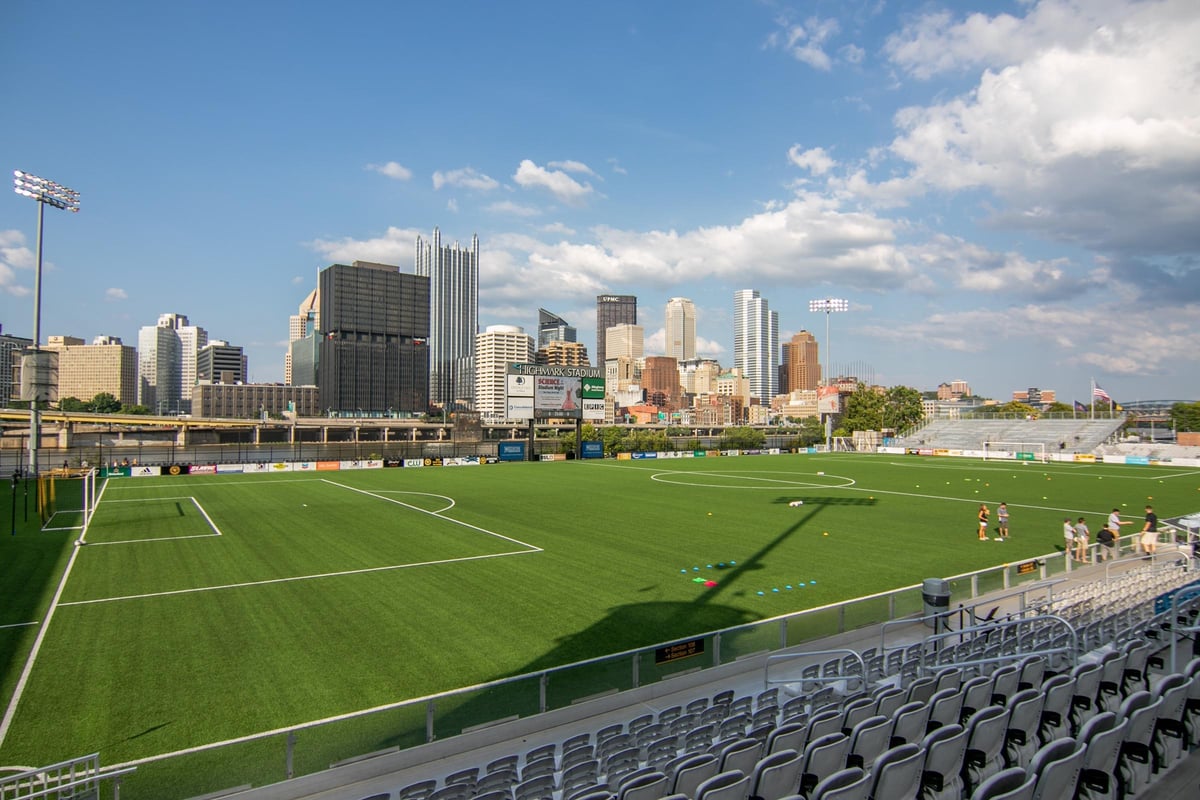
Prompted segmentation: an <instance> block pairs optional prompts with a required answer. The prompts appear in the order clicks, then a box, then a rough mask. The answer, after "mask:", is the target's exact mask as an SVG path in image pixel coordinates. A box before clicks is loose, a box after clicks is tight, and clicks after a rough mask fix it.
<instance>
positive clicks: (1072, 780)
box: [1028, 738, 1085, 800]
mask: <svg viewBox="0 0 1200 800" xmlns="http://www.w3.org/2000/svg"><path fill="white" fill-rule="evenodd" d="M1084 748H1085V745H1084V744H1083V742H1076V741H1075V740H1074V739H1071V738H1065V739H1058V740H1057V741H1053V742H1051V743H1050V744H1048V745H1046V746H1045V747H1043V748H1042V749H1041V750H1038V751H1037V753H1036V754H1034V756H1033V760H1032V761H1031V762H1030V763H1029V770H1028V772H1029V774H1030V775H1036V776H1037V785H1036V786H1035V787H1034V790H1033V798H1032V800H1061V799H1062V798H1066V797H1074V796H1075V787H1076V785H1077V784H1078V783H1079V773H1080V772H1081V771H1082V769H1083V758H1084Z"/></svg>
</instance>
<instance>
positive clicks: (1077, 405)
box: [1075, 400, 1088, 414]
mask: <svg viewBox="0 0 1200 800" xmlns="http://www.w3.org/2000/svg"><path fill="white" fill-rule="evenodd" d="M1075 410H1076V411H1082V412H1083V413H1085V414H1086V413H1087V410H1088V409H1087V406H1085V405H1084V404H1083V403H1081V402H1079V401H1078V400H1076V401H1075Z"/></svg>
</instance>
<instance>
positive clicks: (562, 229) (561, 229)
mask: <svg viewBox="0 0 1200 800" xmlns="http://www.w3.org/2000/svg"><path fill="white" fill-rule="evenodd" d="M542 230H543V231H545V232H546V233H558V234H562V235H563V236H574V235H575V229H574V228H568V227H567V226H566V225H564V224H563V223H561V222H551V223H550V224H549V225H543V226H542Z"/></svg>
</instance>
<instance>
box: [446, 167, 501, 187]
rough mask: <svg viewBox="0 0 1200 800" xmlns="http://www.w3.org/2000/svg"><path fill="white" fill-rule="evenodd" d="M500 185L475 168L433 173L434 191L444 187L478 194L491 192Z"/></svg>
mask: <svg viewBox="0 0 1200 800" xmlns="http://www.w3.org/2000/svg"><path fill="white" fill-rule="evenodd" d="M499 185H500V182H499V181H497V180H496V179H495V178H492V177H489V176H488V175H485V174H483V173H482V172H479V171H478V170H476V169H475V168H474V167H463V168H462V169H452V170H449V171H447V172H440V171H439V172H434V173H433V188H434V190H438V189H441V188H442V187H443V186H455V187H459V188H462V189H473V190H475V191H477V192H490V191H491V190H492V189H495V188H496V187H498V186H499Z"/></svg>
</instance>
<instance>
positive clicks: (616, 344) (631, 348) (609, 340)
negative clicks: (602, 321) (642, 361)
mask: <svg viewBox="0 0 1200 800" xmlns="http://www.w3.org/2000/svg"><path fill="white" fill-rule="evenodd" d="M645 339H646V333H645V331H644V330H643V328H642V326H641V325H632V324H630V323H628V322H622V323H621V324H619V325H612V326H610V327H609V328H608V329H607V330H606V331H605V332H604V351H605V359H606V360H612V359H614V358H620V357H621V356H625V357H626V358H632V359H634V360H637V359H639V358H642V357H643V356H645V350H646V348H645Z"/></svg>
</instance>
